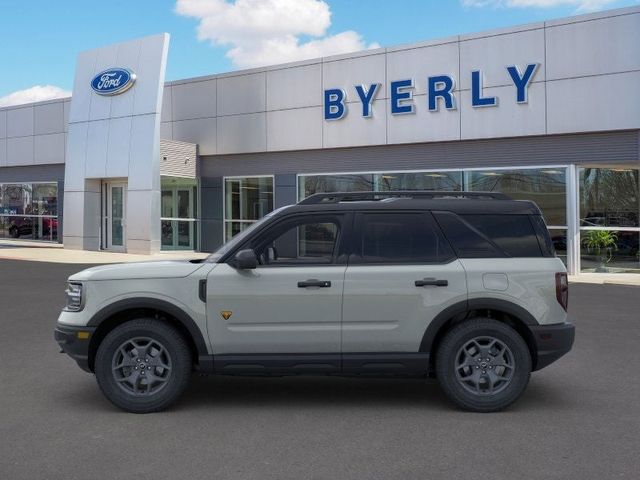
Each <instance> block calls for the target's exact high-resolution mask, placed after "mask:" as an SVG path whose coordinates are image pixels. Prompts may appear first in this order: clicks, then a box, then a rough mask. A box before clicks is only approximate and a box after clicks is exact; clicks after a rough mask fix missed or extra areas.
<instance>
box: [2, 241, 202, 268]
mask: <svg viewBox="0 0 640 480" xmlns="http://www.w3.org/2000/svg"><path fill="white" fill-rule="evenodd" d="M207 255H209V254H208V253H201V252H181V251H177V252H171V251H167V252H162V253H157V254H154V255H134V254H131V253H116V252H104V251H101V252H90V251H86V250H66V249H64V248H63V247H62V245H60V244H57V243H54V244H51V243H45V244H43V243H36V242H27V241H19V240H0V261H2V260H3V259H4V260H26V261H31V262H49V263H82V264H100V263H126V262H150V261H157V260H191V259H196V258H204V257H206V256H207Z"/></svg>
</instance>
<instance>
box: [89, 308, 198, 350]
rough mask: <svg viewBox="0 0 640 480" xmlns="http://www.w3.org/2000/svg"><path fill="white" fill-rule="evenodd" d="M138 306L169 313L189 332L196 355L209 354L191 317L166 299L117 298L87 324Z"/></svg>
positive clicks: (100, 321) (96, 324)
mask: <svg viewBox="0 0 640 480" xmlns="http://www.w3.org/2000/svg"><path fill="white" fill-rule="evenodd" d="M138 308H148V309H153V310H160V311H163V312H166V313H167V314H169V315H171V316H172V317H173V318H175V319H176V320H177V321H178V322H179V323H180V324H181V325H182V326H183V327H184V328H186V329H187V331H188V332H189V335H190V336H191V339H192V340H193V343H194V344H195V346H196V350H197V351H196V354H197V356H198V357H203V356H208V355H209V352H208V351H207V345H206V343H205V341H204V337H203V335H202V332H201V330H200V328H198V325H197V324H196V322H195V321H194V320H193V318H191V315H189V314H188V313H186V312H185V311H184V310H183V309H182V308H180V307H178V306H177V305H175V304H173V303H170V302H167V301H166V300H160V299H157V298H146V297H143V298H125V299H123V300H118V301H117V302H113V303H112V304H110V305H107V306H106V307H104V308H103V309H102V310H99V311H98V312H97V313H96V314H95V315H94V316H93V317H91V320H89V323H88V324H87V325H88V326H91V327H98V326H99V325H100V324H101V323H102V322H104V321H105V320H106V319H107V318H110V317H111V316H113V315H116V314H118V313H120V312H124V311H126V310H135V309H138Z"/></svg>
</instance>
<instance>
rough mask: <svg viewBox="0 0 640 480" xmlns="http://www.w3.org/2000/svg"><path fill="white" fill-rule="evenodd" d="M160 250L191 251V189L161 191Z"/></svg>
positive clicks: (165, 189) (192, 226)
mask: <svg viewBox="0 0 640 480" xmlns="http://www.w3.org/2000/svg"><path fill="white" fill-rule="evenodd" d="M161 221H162V248H163V249H165V250H193V249H194V243H193V241H194V222H193V201H192V189H191V188H189V187H184V188H182V187H171V188H163V189H162V219H161Z"/></svg>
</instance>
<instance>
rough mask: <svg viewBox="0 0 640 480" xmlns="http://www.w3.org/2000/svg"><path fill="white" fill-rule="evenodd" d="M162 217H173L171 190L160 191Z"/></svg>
mask: <svg viewBox="0 0 640 480" xmlns="http://www.w3.org/2000/svg"><path fill="white" fill-rule="evenodd" d="M161 208H162V213H161V216H162V217H168V218H172V217H173V216H174V215H173V190H162V207H161Z"/></svg>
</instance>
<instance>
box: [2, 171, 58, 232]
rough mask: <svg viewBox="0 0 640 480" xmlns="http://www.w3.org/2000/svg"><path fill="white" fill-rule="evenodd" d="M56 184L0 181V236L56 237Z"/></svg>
mask: <svg viewBox="0 0 640 480" xmlns="http://www.w3.org/2000/svg"><path fill="white" fill-rule="evenodd" d="M57 204H58V185H57V184H56V183H6V184H0V238H14V239H18V240H47V241H57V240H58V207H57Z"/></svg>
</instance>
